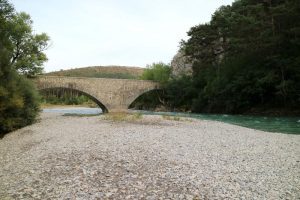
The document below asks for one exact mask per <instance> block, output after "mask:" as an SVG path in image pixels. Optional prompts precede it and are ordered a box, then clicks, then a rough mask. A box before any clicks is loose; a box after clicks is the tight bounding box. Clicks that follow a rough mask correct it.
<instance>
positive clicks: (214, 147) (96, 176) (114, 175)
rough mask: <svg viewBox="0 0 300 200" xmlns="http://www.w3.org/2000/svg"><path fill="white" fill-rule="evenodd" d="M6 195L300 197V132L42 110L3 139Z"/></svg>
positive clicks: (0, 166) (0, 153)
mask: <svg viewBox="0 0 300 200" xmlns="http://www.w3.org/2000/svg"><path fill="white" fill-rule="evenodd" d="M0 199H1V200H7V199H83V200H87V199H122V200H123V199H145V200H155V199H191V200H196V199H201V200H202V199H300V135H288V134H281V133H269V132H263V131H258V130H252V129H248V128H243V127H239V126H234V125H230V124H225V123H221V122H214V121H206V120H192V119H191V120H180V121H175V120H167V119H163V118H162V117H161V116H143V119H141V120H139V121H132V122H128V121H127V122H113V121H108V120H106V119H104V117H103V116H100V117H99V116H95V117H76V116H62V115H60V114H54V113H43V114H42V115H41V119H40V121H39V122H38V123H36V124H34V125H31V126H28V127H25V128H23V129H20V130H17V131H15V132H12V133H10V134H7V135H6V136H5V137H4V138H3V139H0Z"/></svg>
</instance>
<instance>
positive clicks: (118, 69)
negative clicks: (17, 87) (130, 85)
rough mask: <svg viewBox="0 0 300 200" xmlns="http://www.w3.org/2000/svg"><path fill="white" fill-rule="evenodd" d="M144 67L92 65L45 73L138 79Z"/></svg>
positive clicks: (51, 74) (49, 74) (50, 74)
mask: <svg viewBox="0 0 300 200" xmlns="http://www.w3.org/2000/svg"><path fill="white" fill-rule="evenodd" d="M143 71H144V69H143V68H139V67H125V66H105V67H104V66H94V67H83V68H76V69H68V70H60V71H55V72H49V73H45V75H48V76H70V77H93V78H117V79H138V78H139V77H140V76H141V75H142V73H143Z"/></svg>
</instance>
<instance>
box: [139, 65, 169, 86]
mask: <svg viewBox="0 0 300 200" xmlns="http://www.w3.org/2000/svg"><path fill="white" fill-rule="evenodd" d="M170 75H171V67H170V66H169V65H166V64H164V63H162V62H159V63H153V64H152V65H148V66H147V69H145V71H144V73H143V74H142V76H141V79H143V80H153V81H158V82H160V83H161V84H165V83H167V82H168V80H169V79H170Z"/></svg>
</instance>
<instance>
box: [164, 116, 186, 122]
mask: <svg viewBox="0 0 300 200" xmlns="http://www.w3.org/2000/svg"><path fill="white" fill-rule="evenodd" d="M162 118H163V119H165V120H172V121H182V119H181V118H180V117H177V116H170V115H162Z"/></svg>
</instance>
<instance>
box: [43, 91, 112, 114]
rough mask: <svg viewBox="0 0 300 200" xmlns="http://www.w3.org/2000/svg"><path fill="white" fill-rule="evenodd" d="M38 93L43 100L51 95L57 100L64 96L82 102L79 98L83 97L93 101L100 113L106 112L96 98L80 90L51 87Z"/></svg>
mask: <svg viewBox="0 0 300 200" xmlns="http://www.w3.org/2000/svg"><path fill="white" fill-rule="evenodd" d="M39 91H40V94H41V96H42V97H44V98H45V96H46V95H48V96H50V95H53V96H56V97H57V98H61V97H64V98H65V96H67V97H68V96H70V97H75V98H74V99H76V96H77V97H78V99H79V100H80V99H81V100H82V98H81V96H84V97H87V98H88V99H90V100H91V101H93V102H94V103H95V104H96V105H98V106H99V108H101V110H102V113H107V112H108V109H107V108H106V107H105V105H103V103H101V102H100V101H99V100H98V99H97V98H95V97H94V96H92V95H90V94H88V93H86V92H83V91H81V90H77V89H73V88H65V87H52V88H44V89H41V90H39ZM83 100H85V99H83Z"/></svg>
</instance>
